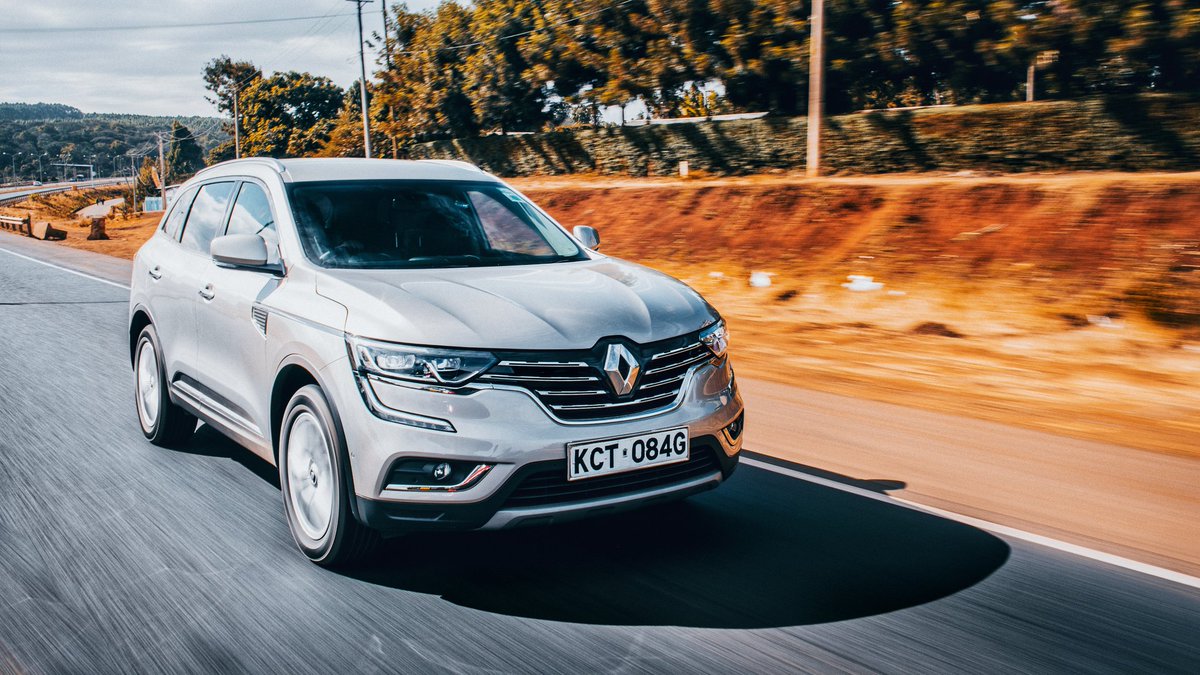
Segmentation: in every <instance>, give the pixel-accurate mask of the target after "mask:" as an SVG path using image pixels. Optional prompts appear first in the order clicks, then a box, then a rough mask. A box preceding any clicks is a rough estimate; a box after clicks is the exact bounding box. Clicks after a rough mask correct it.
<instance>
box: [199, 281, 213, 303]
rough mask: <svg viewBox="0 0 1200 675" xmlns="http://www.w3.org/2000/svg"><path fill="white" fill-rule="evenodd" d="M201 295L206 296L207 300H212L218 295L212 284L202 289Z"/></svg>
mask: <svg viewBox="0 0 1200 675" xmlns="http://www.w3.org/2000/svg"><path fill="white" fill-rule="evenodd" d="M200 297H202V298H204V299H205V300H212V299H213V298H215V297H217V294H216V292H215V291H213V287H212V284H209V285H207V286H205V287H204V288H201V289H200Z"/></svg>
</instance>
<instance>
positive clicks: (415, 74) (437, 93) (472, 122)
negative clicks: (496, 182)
mask: <svg viewBox="0 0 1200 675" xmlns="http://www.w3.org/2000/svg"><path fill="white" fill-rule="evenodd" d="M394 17H395V18H394V23H395V34H394V37H392V38H391V39H392V44H393V49H392V67H391V68H390V69H386V70H384V71H383V72H382V73H380V80H381V81H380V82H379V84H377V85H376V86H375V88H374V89H375V95H376V99H377V101H378V105H379V106H381V107H390V108H391V109H392V110H394V118H393V117H392V116H390V115H389V116H388V117H387V119H385V120H384V121H382V122H381V124H380V126H381V128H382V130H383V132H384V133H385V134H387V135H389V136H392V137H395V138H396V139H398V140H399V141H400V142H402V143H408V142H417V141H427V140H432V139H436V138H453V137H461V136H471V135H474V134H475V133H476V132H477V131H478V129H479V124H478V122H477V120H476V118H475V113H474V111H473V110H472V107H471V100H470V98H468V96H467V92H466V84H465V82H466V75H465V72H464V67H465V62H466V59H467V58H468V57H469V56H470V53H471V50H472V49H473V48H474V47H471V46H469V45H471V44H472V43H473V42H474V39H473V36H472V34H471V29H470V27H471V14H470V12H469V11H468V10H466V9H464V8H463V7H462V6H461V5H458V4H456V3H454V2H444V3H442V4H441V5H438V8H437V10H436V12H409V11H407V10H406V9H405V8H404V7H403V6H400V7H398V8H396V11H395V13H394ZM464 45H468V46H465V47H464Z"/></svg>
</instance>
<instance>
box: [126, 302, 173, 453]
mask: <svg viewBox="0 0 1200 675" xmlns="http://www.w3.org/2000/svg"><path fill="white" fill-rule="evenodd" d="M145 343H149V346H150V348H151V349H153V350H154V363H155V366H156V367H157V368H158V415H157V416H156V417H155V418H154V425H153V426H152V427H151V428H150V429H147V428H146V422H145V420H143V419H142V413H141V401H140V400H139V398H140V397H141V392H140V391H139V390H138V385H139V382H138V372H139V369H140V368H141V355H142V349H143V344H145ZM136 345H137V346H136V347H135V348H134V351H133V397H134V401H133V404H134V406H135V407H134V414H136V415H137V418H138V427H139V428H141V430H142V435H143V436H145V437H146V439H147V440H149V441H151V442H153V441H157V440H159V439H160V438H161V437H162V435H163V429H164V428H165V427H166V424H165V423H164V420H165V419H166V417H167V414H168V412H167V407H168V406H169V405H171V399H170V394H169V393H168V392H167V379H166V376H165V370H164V368H163V354H162V347H160V346H159V344H158V332H157V331H155V330H154V325H153V324H151V325H148V326H146V327H145V328H143V329H142V332H141V333H138V339H137V343H136Z"/></svg>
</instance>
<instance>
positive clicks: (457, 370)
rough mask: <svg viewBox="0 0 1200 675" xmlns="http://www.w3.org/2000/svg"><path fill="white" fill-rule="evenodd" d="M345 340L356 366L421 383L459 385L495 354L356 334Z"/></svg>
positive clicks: (488, 361)
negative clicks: (419, 344) (387, 340)
mask: <svg viewBox="0 0 1200 675" xmlns="http://www.w3.org/2000/svg"><path fill="white" fill-rule="evenodd" d="M347 340H348V341H349V343H350V354H351V355H352V356H353V358H354V365H355V367H356V368H358V369H359V370H365V371H366V372H368V373H371V374H374V375H379V376H381V377H391V378H397V379H401V380H410V381H412V382H423V383H425V384H443V385H450V386H456V385H460V384H463V383H465V382H466V381H467V380H470V379H471V378H473V377H475V376H476V375H478V374H480V373H482V372H483V371H485V370H487V369H488V368H491V367H492V364H494V363H495V362H496V357H494V356H492V355H491V354H489V353H487V352H475V351H465V350H459V349H438V348H436V347H415V346H411V345H400V344H394V343H390V342H376V341H374V340H365V339H363V338H357V337H347Z"/></svg>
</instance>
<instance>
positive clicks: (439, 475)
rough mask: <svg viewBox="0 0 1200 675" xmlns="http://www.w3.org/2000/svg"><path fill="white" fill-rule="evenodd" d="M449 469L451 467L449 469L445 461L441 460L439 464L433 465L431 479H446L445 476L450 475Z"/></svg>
mask: <svg viewBox="0 0 1200 675" xmlns="http://www.w3.org/2000/svg"><path fill="white" fill-rule="evenodd" d="M451 471H452V469H451V467H450V465H449V464H447V463H445V462H442V463H441V464H438V465H437V466H435V467H433V479H434V480H446V479H447V478H449V477H450V473H451Z"/></svg>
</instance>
